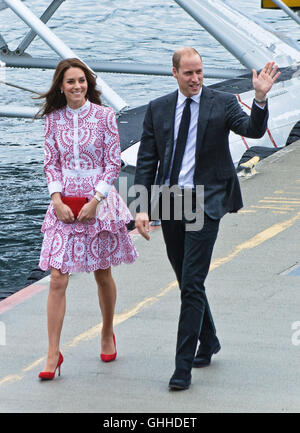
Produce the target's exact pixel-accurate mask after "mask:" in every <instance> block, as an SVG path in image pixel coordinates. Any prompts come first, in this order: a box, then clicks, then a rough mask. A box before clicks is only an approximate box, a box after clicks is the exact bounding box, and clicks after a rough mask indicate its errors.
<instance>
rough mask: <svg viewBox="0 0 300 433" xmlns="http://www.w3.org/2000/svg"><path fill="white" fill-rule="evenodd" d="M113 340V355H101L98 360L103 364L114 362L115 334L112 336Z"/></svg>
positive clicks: (115, 355)
mask: <svg viewBox="0 0 300 433" xmlns="http://www.w3.org/2000/svg"><path fill="white" fill-rule="evenodd" d="M113 339H114V345H115V353H112V354H111V355H105V354H103V353H101V355H100V358H101V361H103V362H111V361H114V360H115V359H116V357H117V346H116V338H115V334H113Z"/></svg>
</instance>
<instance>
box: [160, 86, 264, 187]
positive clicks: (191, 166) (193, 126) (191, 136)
mask: <svg viewBox="0 0 300 433" xmlns="http://www.w3.org/2000/svg"><path fill="white" fill-rule="evenodd" d="M201 93H202V87H201V89H200V92H199V93H198V94H197V95H194V96H192V97H191V99H192V102H191V105H190V108H191V120H190V127H189V133H188V137H187V141H186V146H185V151H184V155H183V158H182V165H181V169H180V173H179V177H178V185H179V186H180V187H181V188H194V181H193V178H194V171H195V152H196V141H197V129H198V117H199V106H200V98H201ZM186 99H187V97H186V96H184V95H183V94H182V93H181V92H180V90H179V89H178V99H177V105H176V111H175V124H174V147H173V154H172V159H171V164H170V169H169V174H168V177H167V179H166V182H165V184H166V185H168V186H169V185H170V175H171V170H172V165H173V158H174V154H175V148H176V141H177V135H178V130H179V125H180V121H181V117H182V112H183V110H184V107H185V101H186ZM255 105H257V107H259V108H260V109H262V110H263V109H264V108H265V106H263V107H262V106H260V105H258V104H257V103H256V102H255Z"/></svg>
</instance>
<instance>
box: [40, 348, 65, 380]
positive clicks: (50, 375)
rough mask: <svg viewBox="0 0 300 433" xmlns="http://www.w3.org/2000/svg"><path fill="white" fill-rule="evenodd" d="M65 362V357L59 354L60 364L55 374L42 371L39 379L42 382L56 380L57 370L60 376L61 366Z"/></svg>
mask: <svg viewBox="0 0 300 433" xmlns="http://www.w3.org/2000/svg"><path fill="white" fill-rule="evenodd" d="M63 361H64V357H63V356H62V354H61V353H60V352H59V357H58V362H57V366H56V367H55V370H54V372H51V371H41V372H40V374H39V378H40V379H42V380H52V379H54V376H55V373H56V370H57V369H58V375H59V376H60V366H61V364H62V363H63Z"/></svg>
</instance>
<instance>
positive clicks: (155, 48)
mask: <svg viewBox="0 0 300 433" xmlns="http://www.w3.org/2000/svg"><path fill="white" fill-rule="evenodd" d="M48 3H50V2H44V1H42V0H28V1H26V5H27V6H29V7H30V8H31V9H32V11H33V12H34V13H35V14H36V15H38V16H40V15H41V14H42V12H43V11H44V9H45V5H48ZM228 3H229V4H230V3H231V4H233V5H235V6H236V7H240V8H242V9H243V11H244V12H246V13H247V14H249V15H251V16H259V17H262V18H263V19H264V20H265V22H268V23H269V24H272V25H273V26H274V29H275V30H280V31H284V32H286V33H287V34H288V35H289V36H290V37H291V38H293V39H294V40H299V39H300V27H299V26H298V25H297V24H296V23H295V22H294V21H292V20H290V19H289V18H288V17H287V16H286V15H285V14H284V13H283V12H281V11H268V10H266V11H263V10H261V9H260V0H240V1H239V2H237V1H236V0H230V1H228ZM49 26H50V28H51V29H52V30H53V31H54V32H55V34H56V35H57V36H58V37H60V38H61V39H62V40H64V41H65V43H66V44H67V45H68V46H70V47H71V48H72V49H73V50H74V51H75V52H76V53H77V54H78V55H79V56H80V57H81V58H82V59H84V60H86V61H87V62H88V61H89V59H98V60H106V61H109V60H111V61H120V62H121V61H124V62H131V61H132V62H140V63H153V64H162V65H167V66H170V63H171V56H172V53H173V51H174V49H176V48H177V47H179V46H187V45H190V46H194V47H195V48H197V49H198V50H199V51H200V53H201V54H202V56H203V61H204V66H209V67H214V66H219V67H220V66H222V65H224V64H226V65H227V66H231V67H235V68H236V67H240V64H239V62H238V61H237V60H236V59H235V58H234V57H233V56H232V55H231V54H229V53H228V52H227V51H226V50H225V49H224V48H223V47H222V46H221V45H220V44H219V43H218V42H216V41H215V40H214V39H213V38H212V37H211V36H210V35H209V34H208V33H207V32H206V31H205V30H204V29H202V28H201V27H200V26H199V25H198V24H197V23H196V22H195V21H194V20H193V19H192V18H190V17H189V16H188V15H187V14H186V13H185V12H184V11H183V10H182V9H181V8H180V7H179V6H178V5H177V4H176V3H175V2H174V1H172V0H152V1H151V2H149V1H148V0H127V1H126V2H124V0H114V1H111V0H109V1H105V0H102V1H101V2H99V0H89V1H86V2H78V0H68V1H66V2H64V3H63V4H62V6H61V7H60V8H59V10H58V11H57V12H56V14H55V15H54V17H53V18H52V19H51V20H50V22H49ZM0 31H1V34H2V36H3V37H4V39H5V40H6V42H7V43H8V46H9V47H10V49H11V50H13V49H15V48H17V46H18V44H19V43H20V41H21V40H22V39H23V37H24V34H26V32H27V27H26V25H25V24H23V22H22V21H21V20H20V19H19V18H17V17H16V16H15V15H14V14H13V13H12V12H11V11H10V10H4V11H2V12H0ZM28 52H29V53H30V54H32V55H33V56H34V57H38V56H39V57H55V56H53V53H52V52H51V50H50V49H49V48H48V47H47V45H46V44H45V43H44V42H43V41H41V40H40V39H39V38H38V37H37V38H36V39H35V40H34V42H33V43H32V45H31V46H30V48H29V50H28ZM52 75H53V71H49V70H45V71H41V70H27V69H26V70H25V69H18V70H13V69H7V71H6V81H7V82H9V83H14V84H19V85H22V86H25V87H28V88H30V89H32V90H36V91H45V90H47V89H48V87H49V85H50V82H51V79H52ZM101 77H102V78H103V79H104V80H105V81H106V82H107V83H108V84H109V85H110V86H111V87H112V88H113V89H114V90H115V91H116V92H117V93H118V94H119V95H120V96H121V97H122V98H123V99H124V100H125V101H126V102H127V103H128V104H129V105H130V106H131V107H135V106H138V105H142V104H146V103H147V102H148V101H149V100H150V99H153V98H155V97H157V96H160V95H162V94H165V93H168V92H169V91H172V90H173V89H174V88H175V84H176V83H175V82H174V79H173V78H172V77H150V76H133V75H117V74H101ZM212 82H213V81H212V80H206V84H210V83H212ZM0 91H1V104H4V103H5V104H15V105H25V106H36V107H38V104H39V102H37V101H34V100H33V99H32V98H31V94H30V93H26V92H24V91H21V90H17V89H14V88H11V87H7V86H4V85H0ZM0 185H1V194H0V209H1V219H0V299H1V298H2V299H3V298H5V297H7V296H9V295H10V294H12V293H14V292H16V291H18V290H19V289H21V288H23V287H25V286H26V285H27V284H28V281H27V278H28V276H29V275H30V273H31V270H32V269H34V268H36V267H37V264H38V259H39V253H40V247H41V242H42V235H41V233H40V227H41V224H42V221H43V217H44V214H45V211H46V208H47V205H48V202H49V197H48V190H47V186H46V181H45V179H44V174H43V121H34V122H32V121H31V120H24V119H7V118H0Z"/></svg>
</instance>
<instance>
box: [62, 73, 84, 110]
mask: <svg viewBox="0 0 300 433" xmlns="http://www.w3.org/2000/svg"><path fill="white" fill-rule="evenodd" d="M87 89H88V82H87V80H86V77H85V73H84V72H83V70H82V69H80V68H75V67H74V68H73V67H71V68H69V69H67V70H66V71H65V73H64V77H63V81H62V84H61V90H62V91H63V92H64V94H65V97H66V100H67V104H68V105H69V107H70V108H73V109H76V108H79V107H81V106H82V105H84V104H85V101H86V97H85V96H86V93H87Z"/></svg>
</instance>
